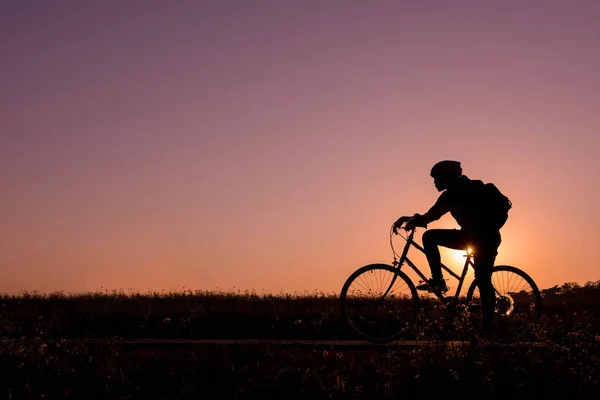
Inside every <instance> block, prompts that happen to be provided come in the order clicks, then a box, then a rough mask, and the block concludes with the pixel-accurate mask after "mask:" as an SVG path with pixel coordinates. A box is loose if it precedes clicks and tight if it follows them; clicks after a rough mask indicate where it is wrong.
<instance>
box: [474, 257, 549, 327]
mask: <svg viewBox="0 0 600 400" xmlns="http://www.w3.org/2000/svg"><path fill="white" fill-rule="evenodd" d="M492 284H493V285H494V289H495V291H496V307H495V312H496V315H497V316H498V317H500V318H501V319H502V321H503V324H504V328H505V330H509V331H511V333H526V332H527V331H528V330H529V329H530V327H531V323H532V322H536V321H537V320H538V319H539V317H540V315H541V312H542V307H543V303H542V295H541V293H540V290H539V289H538V287H537V285H536V283H535V282H534V280H533V279H532V278H531V277H530V276H529V275H527V274H526V273H525V272H524V271H522V270H520V269H519V268H516V267H512V266H510V265H498V266H495V267H494V270H493V272H492ZM467 304H469V306H470V307H469V308H470V310H471V313H472V314H473V315H474V316H475V317H481V299H480V294H479V288H478V287H477V282H476V281H473V282H472V283H471V286H470V287H469V290H468V292H467Z"/></svg>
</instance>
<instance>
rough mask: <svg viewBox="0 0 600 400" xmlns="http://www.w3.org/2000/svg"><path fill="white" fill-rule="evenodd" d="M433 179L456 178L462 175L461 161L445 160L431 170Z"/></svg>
mask: <svg viewBox="0 0 600 400" xmlns="http://www.w3.org/2000/svg"><path fill="white" fill-rule="evenodd" d="M429 175H431V177H433V178H435V177H436V176H455V177H457V178H458V177H459V176H461V175H462V168H461V166H460V162H459V161H451V160H444V161H440V162H438V163H437V164H435V165H434V166H433V168H431V173H430V174H429Z"/></svg>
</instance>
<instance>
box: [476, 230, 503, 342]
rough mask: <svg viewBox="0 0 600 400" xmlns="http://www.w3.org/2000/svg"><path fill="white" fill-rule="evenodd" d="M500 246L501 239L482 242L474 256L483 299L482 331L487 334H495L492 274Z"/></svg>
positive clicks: (477, 280)
mask: <svg viewBox="0 0 600 400" xmlns="http://www.w3.org/2000/svg"><path fill="white" fill-rule="evenodd" d="M499 245H500V238H499V237H498V238H497V239H496V238H493V239H491V240H486V241H485V242H480V243H479V245H477V246H476V249H475V254H474V266H475V280H476V282H477V287H478V288H479V295H480V299H481V329H482V331H483V332H484V333H487V334H491V333H492V332H493V325H494V309H495V306H496V294H495V293H494V286H493V284H492V272H493V268H494V263H495V261H496V255H498V246H499Z"/></svg>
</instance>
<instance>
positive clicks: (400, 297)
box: [340, 264, 417, 342]
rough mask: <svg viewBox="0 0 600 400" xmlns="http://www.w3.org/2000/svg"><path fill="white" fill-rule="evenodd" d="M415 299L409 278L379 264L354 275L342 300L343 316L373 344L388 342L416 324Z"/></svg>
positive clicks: (348, 282) (414, 291) (345, 287)
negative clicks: (413, 323)
mask: <svg viewBox="0 0 600 400" xmlns="http://www.w3.org/2000/svg"><path fill="white" fill-rule="evenodd" d="M386 292H387V293H386ZM384 294H385V297H384ZM416 298H417V295H416V290H415V289H414V285H412V282H410V280H409V279H408V277H407V276H406V275H404V274H403V273H401V272H398V271H397V270H396V269H394V268H392V267H390V266H386V265H382V264H376V265H371V266H366V267H363V268H361V269H359V270H357V271H356V272H355V273H354V274H352V275H351V276H350V278H348V280H347V281H346V284H345V285H344V288H343V289H342V295H341V299H340V300H341V307H342V314H343V316H344V317H345V319H346V321H347V322H348V323H349V325H350V326H351V327H352V328H353V330H354V331H356V332H357V333H358V334H359V335H361V336H362V337H363V338H365V339H367V340H370V341H373V342H388V341H390V340H394V339H395V338H398V337H399V336H401V335H402V334H403V333H405V331H406V330H407V327H408V326H409V325H410V323H411V322H412V321H413V319H414V316H415V314H416V310H417V303H416V302H417V300H416Z"/></svg>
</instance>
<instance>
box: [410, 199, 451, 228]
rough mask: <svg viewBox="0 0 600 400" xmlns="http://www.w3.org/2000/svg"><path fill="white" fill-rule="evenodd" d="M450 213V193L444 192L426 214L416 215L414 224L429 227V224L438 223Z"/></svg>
mask: <svg viewBox="0 0 600 400" xmlns="http://www.w3.org/2000/svg"><path fill="white" fill-rule="evenodd" d="M448 211H450V202H449V200H448V193H447V192H444V193H442V194H441V195H440V197H438V199H437V201H436V202H435V204H434V205H433V206H432V207H431V208H430V209H429V210H427V212H426V213H425V214H423V215H421V214H415V215H414V216H413V220H414V221H413V223H414V225H417V226H423V227H427V224H429V223H431V222H433V221H437V220H438V219H440V218H441V217H442V216H443V215H444V214H446V213H447V212H448Z"/></svg>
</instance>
